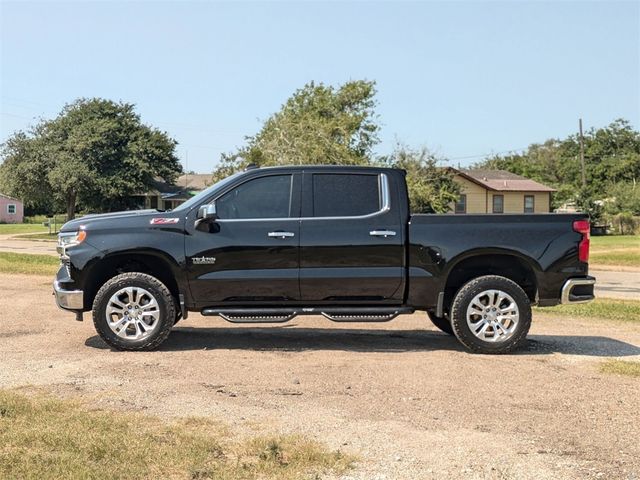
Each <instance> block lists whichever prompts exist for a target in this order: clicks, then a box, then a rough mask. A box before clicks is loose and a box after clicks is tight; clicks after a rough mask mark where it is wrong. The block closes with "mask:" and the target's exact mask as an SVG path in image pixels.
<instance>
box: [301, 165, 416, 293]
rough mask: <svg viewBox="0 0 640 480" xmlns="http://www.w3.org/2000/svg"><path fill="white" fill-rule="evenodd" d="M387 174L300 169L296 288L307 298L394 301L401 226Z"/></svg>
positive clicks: (400, 271)
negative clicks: (299, 225) (302, 172)
mask: <svg viewBox="0 0 640 480" xmlns="http://www.w3.org/2000/svg"><path fill="white" fill-rule="evenodd" d="M391 197H392V196H391V195H390V179H389V178H388V174H385V173H380V172H378V171H376V170H371V171H369V170H362V169H360V170H354V171H352V172H350V171H348V170H339V171H335V172H332V171H331V170H326V169H325V170H318V171H313V170H310V171H305V174H304V180H303V202H302V203H303V218H302V219H301V227H300V294H301V299H302V300H303V301H305V302H307V303H309V304H312V303H322V302H327V303H329V302H331V303H336V302H338V303H343V304H358V303H367V304H370V303H371V302H381V303H400V302H401V301H402V296H403V288H404V275H405V272H404V229H403V226H402V225H401V218H400V209H399V208H398V206H397V205H395V206H394V205H392V203H391Z"/></svg>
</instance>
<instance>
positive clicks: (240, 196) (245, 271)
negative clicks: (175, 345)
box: [185, 174, 301, 307]
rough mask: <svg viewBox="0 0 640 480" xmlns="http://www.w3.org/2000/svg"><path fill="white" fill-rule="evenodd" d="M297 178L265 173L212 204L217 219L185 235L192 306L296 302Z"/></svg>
mask: <svg viewBox="0 0 640 480" xmlns="http://www.w3.org/2000/svg"><path fill="white" fill-rule="evenodd" d="M300 179H301V175H300V174H265V175H264V176H259V177H253V178H250V179H248V180H247V181H245V182H244V183H242V184H240V185H237V186H236V187H234V188H232V189H231V190H230V191H228V192H226V193H224V194H223V195H222V196H221V197H219V198H218V199H216V200H215V204H216V210H217V215H218V219H217V220H215V221H209V222H208V223H206V224H202V223H201V224H200V225H199V226H198V227H197V228H194V229H193V232H192V234H191V235H187V236H186V240H185V253H186V261H187V271H188V276H189V285H190V288H191V294H192V296H193V298H194V300H195V301H196V302H197V303H198V306H200V307H202V306H214V305H216V304H220V303H222V302H224V303H225V304H227V305H228V304H230V303H234V302H235V303H237V304H238V305H247V304H271V303H277V302H282V301H289V300H299V299H300V287H299V281H298V276H299V258H298V257H299V241H300V220H299V218H298V217H299V216H300V182H301V180H300Z"/></svg>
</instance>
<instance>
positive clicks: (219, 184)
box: [173, 172, 242, 212]
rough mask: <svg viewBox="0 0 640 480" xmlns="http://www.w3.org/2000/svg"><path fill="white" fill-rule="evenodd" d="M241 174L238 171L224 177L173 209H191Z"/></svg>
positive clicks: (178, 210)
mask: <svg viewBox="0 0 640 480" xmlns="http://www.w3.org/2000/svg"><path fill="white" fill-rule="evenodd" d="M241 174H242V172H238V173H234V174H233V175H231V176H229V177H227V178H223V179H222V180H220V181H219V182H217V183H214V184H213V185H211V186H210V187H209V188H207V189H206V190H203V191H201V192H200V193H199V194H197V195H196V196H195V197H191V198H190V199H189V200H187V201H186V202H184V203H182V204H180V205H178V206H177V207H176V208H174V209H173V211H174V212H180V211H183V210H189V209H191V208H192V207H194V206H196V205H197V204H198V203H200V202H201V201H202V200H204V199H205V198H207V197H208V196H209V195H210V194H211V192H213V191H215V190H217V189H219V188H222V187H224V186H225V185H226V184H228V183H229V182H231V181H233V180H234V179H235V178H236V177H238V176H239V175H241Z"/></svg>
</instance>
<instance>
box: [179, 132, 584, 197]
mask: <svg viewBox="0 0 640 480" xmlns="http://www.w3.org/2000/svg"><path fill="white" fill-rule="evenodd" d="M581 125H582V124H581ZM185 157H186V158H185V161H184V169H185V174H184V189H185V191H186V190H187V185H189V150H185ZM583 170H584V169H583Z"/></svg>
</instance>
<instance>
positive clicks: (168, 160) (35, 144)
mask: <svg viewBox="0 0 640 480" xmlns="http://www.w3.org/2000/svg"><path fill="white" fill-rule="evenodd" d="M176 144H177V142H176V141H175V140H173V139H171V138H170V137H169V136H168V135H167V134H166V133H164V132H161V131H159V130H157V129H154V128H152V127H149V126H147V125H145V124H143V123H142V121H141V119H140V116H139V115H138V114H137V113H136V112H135V110H134V105H132V104H129V103H121V102H120V103H117V102H113V101H110V100H104V99H99V98H93V99H79V100H76V101H75V102H73V103H71V104H69V105H66V106H65V107H64V109H63V110H62V112H61V113H60V114H59V115H58V116H57V117H56V118H54V119H53V120H44V121H42V122H40V123H39V124H38V125H36V126H35V127H34V128H32V129H31V131H30V132H29V133H24V132H17V133H15V134H14V135H13V136H12V137H11V138H10V139H9V140H8V141H7V142H6V143H5V144H4V145H3V151H2V158H3V163H2V165H0V182H1V184H2V186H3V189H5V190H6V191H7V193H8V194H10V195H15V196H19V197H21V198H23V199H24V200H25V201H26V203H27V204H29V205H37V204H42V203H43V202H45V199H46V198H47V197H48V198H50V199H51V200H52V201H53V202H55V205H57V206H58V207H60V206H62V207H63V208H64V209H65V210H66V212H67V216H68V218H69V219H71V218H74V216H75V213H76V210H77V208H78V206H80V207H82V208H84V209H90V210H97V211H104V210H111V209H114V208H118V207H122V206H130V205H128V198H129V197H130V196H131V195H135V194H136V193H141V192H145V191H148V190H149V189H150V188H152V186H153V180H154V178H155V177H160V178H162V179H164V180H165V181H168V182H171V181H173V180H175V178H176V176H177V175H178V174H179V173H180V172H181V171H182V168H181V165H180V162H179V160H178V158H177V156H176V155H175V146H176Z"/></svg>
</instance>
